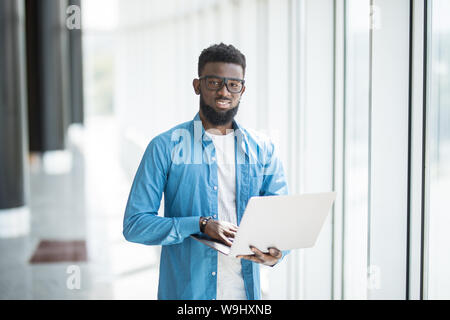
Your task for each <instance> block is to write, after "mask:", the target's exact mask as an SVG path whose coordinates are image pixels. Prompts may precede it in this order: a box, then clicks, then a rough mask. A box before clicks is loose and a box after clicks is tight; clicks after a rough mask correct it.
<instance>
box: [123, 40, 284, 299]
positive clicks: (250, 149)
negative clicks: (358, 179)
mask: <svg viewBox="0 0 450 320" xmlns="http://www.w3.org/2000/svg"><path fill="white" fill-rule="evenodd" d="M245 67H246V61H245V56H244V55H243V54H242V53H241V52H240V51H239V50H237V49H236V48H235V47H233V46H232V45H228V46H227V45H224V44H223V43H221V44H219V45H213V46H211V47H209V48H207V49H205V50H203V51H202V53H201V55H200V57H199V62H198V75H199V78H198V79H194V80H193V87H194V91H195V93H196V94H197V95H200V111H199V112H198V113H197V115H196V116H195V118H194V120H193V121H188V122H185V123H182V124H180V125H178V126H176V127H174V128H172V129H170V130H169V131H167V132H164V133H162V134H160V135H158V136H157V137H155V138H154V139H153V140H152V141H151V142H150V144H149V145H148V147H147V149H146V150H145V153H144V156H143V158H142V161H141V163H140V165H139V168H138V170H137V173H136V176H135V178H134V181H133V185H132V188H131V191H130V196H129V198H128V203H127V206H126V210H125V217H124V225H123V234H124V236H125V238H126V239H127V240H128V241H132V242H137V243H142V244H147V245H162V250H161V263H160V276H159V286H158V299H202V300H206V299H260V298H261V293H260V283H259V282H260V279H259V264H264V265H268V266H274V265H275V264H276V263H278V262H279V261H280V260H281V259H282V258H283V256H284V255H285V254H286V253H287V252H281V251H279V250H277V249H276V248H270V250H269V252H268V253H267V252H266V253H263V252H261V251H260V250H258V248H251V249H252V251H253V252H254V254H253V255H248V256H240V257H238V258H234V257H228V256H225V255H223V254H218V252H217V251H215V250H213V249H211V248H209V247H208V246H206V245H204V244H202V243H200V242H198V241H196V240H194V239H192V238H191V237H190V235H192V234H201V233H205V234H207V235H208V236H210V237H212V238H214V239H217V240H220V241H222V242H223V243H225V244H227V245H229V246H230V245H231V244H232V243H231V240H232V238H234V236H235V234H236V231H237V229H238V225H239V223H240V221H241V218H242V215H243V213H244V210H245V207H246V205H247V202H248V200H249V199H250V197H252V196H270V195H281V194H287V193H288V188H287V184H286V179H285V175H284V172H283V167H282V164H281V162H280V160H279V159H278V157H277V156H276V154H275V153H274V145H273V144H272V143H271V142H270V141H269V140H268V139H267V138H265V137H263V136H262V135H260V134H258V133H255V132H253V131H250V130H246V129H244V128H243V127H242V126H241V125H239V124H238V123H237V122H236V121H235V120H234V117H235V115H236V114H237V111H238V108H239V103H240V98H241V96H242V95H243V93H244V92H245V85H244V83H245V81H244V75H245ZM163 193H164V217H161V216H158V215H157V212H158V209H159V206H160V202H161V197H162V194H163ZM264 249H265V248H264Z"/></svg>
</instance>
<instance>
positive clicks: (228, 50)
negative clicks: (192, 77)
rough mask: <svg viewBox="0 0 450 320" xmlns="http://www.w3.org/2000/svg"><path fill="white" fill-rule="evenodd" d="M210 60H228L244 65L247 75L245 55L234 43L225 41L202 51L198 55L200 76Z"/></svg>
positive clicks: (243, 68) (228, 61) (227, 61)
mask: <svg viewBox="0 0 450 320" xmlns="http://www.w3.org/2000/svg"><path fill="white" fill-rule="evenodd" d="M208 62H226V63H235V64H238V65H240V66H241V67H242V70H243V71H244V75H245V66H246V64H245V56H244V55H243V54H242V52H240V51H239V50H238V49H236V48H235V47H234V46H233V45H231V44H230V45H226V44H224V43H222V42H221V43H220V44H214V45H212V46H210V47H208V48H206V49H204V50H203V51H202V53H201V54H200V57H198V75H199V76H200V75H201V73H202V70H203V67H204V66H205V64H207V63H208Z"/></svg>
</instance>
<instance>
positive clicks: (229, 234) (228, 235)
mask: <svg viewBox="0 0 450 320" xmlns="http://www.w3.org/2000/svg"><path fill="white" fill-rule="evenodd" d="M223 233H224V234H225V235H226V236H227V237H231V238H234V236H235V235H236V232H234V231H228V230H225V231H224V232H223Z"/></svg>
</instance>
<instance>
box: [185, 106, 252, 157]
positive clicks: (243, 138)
mask: <svg viewBox="0 0 450 320" xmlns="http://www.w3.org/2000/svg"><path fill="white" fill-rule="evenodd" d="M196 121H198V122H197V123H200V124H199V125H197V126H195V122H196ZM192 123H193V129H194V130H195V128H196V127H197V128H198V127H201V130H202V134H201V135H195V132H194V138H195V139H197V140H198V141H199V142H202V140H203V139H204V135H205V132H206V131H205V128H204V127H203V123H202V120H201V119H200V113H199V112H197V114H196V115H195V117H194V119H193V122H192ZM232 127H233V130H234V132H235V134H236V137H237V138H238V139H237V141H240V142H241V143H240V147H241V149H242V150H243V151H244V152H245V153H246V154H248V153H247V146H248V139H247V135H246V133H245V131H244V130H243V128H242V126H241V125H240V124H239V123H238V122H237V121H236V120H234V119H233V122H232ZM197 130H199V129H197ZM207 140H209V138H207Z"/></svg>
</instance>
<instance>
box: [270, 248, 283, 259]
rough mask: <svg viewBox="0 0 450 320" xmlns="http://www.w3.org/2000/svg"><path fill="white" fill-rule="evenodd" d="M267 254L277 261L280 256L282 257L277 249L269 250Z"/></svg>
mask: <svg viewBox="0 0 450 320" xmlns="http://www.w3.org/2000/svg"><path fill="white" fill-rule="evenodd" d="M269 254H270V255H271V256H272V257H275V258H277V259H280V258H281V256H282V253H281V251H280V250H278V249H277V248H269Z"/></svg>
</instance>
